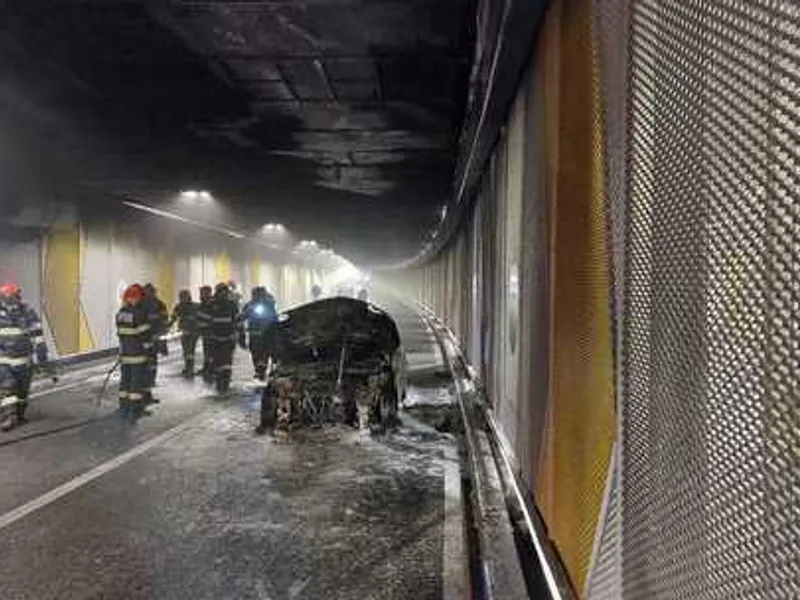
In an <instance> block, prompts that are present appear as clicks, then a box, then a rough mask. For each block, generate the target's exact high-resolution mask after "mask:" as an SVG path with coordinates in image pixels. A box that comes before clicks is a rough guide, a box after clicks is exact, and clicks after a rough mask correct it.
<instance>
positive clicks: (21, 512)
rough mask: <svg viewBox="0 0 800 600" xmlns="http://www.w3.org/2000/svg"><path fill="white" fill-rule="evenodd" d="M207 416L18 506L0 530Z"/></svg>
mask: <svg viewBox="0 0 800 600" xmlns="http://www.w3.org/2000/svg"><path fill="white" fill-rule="evenodd" d="M207 415H208V412H207V411H204V412H202V413H200V414H199V415H197V416H195V417H194V418H192V419H189V420H188V421H185V422H183V423H181V424H180V425H176V426H175V427H173V428H171V429H168V430H167V431H165V432H164V433H162V434H161V435H158V436H156V437H154V438H153V439H151V440H148V441H146V442H143V443H141V444H139V445H138V446H134V447H133V448H131V449H130V450H128V451H127V452H124V453H123V454H120V455H119V456H117V457H115V458H112V459H111V460H109V461H107V462H104V463H103V464H101V465H99V466H97V467H95V468H94V469H91V470H90V471H87V472H86V473H84V474H83V475H78V476H77V477H75V478H74V479H71V480H69V481H68V482H66V483H64V484H62V485H60V486H58V487H56V488H54V489H52V490H50V491H49V492H47V493H45V494H42V495H41V496H39V497H38V498H34V499H33V500H31V501H30V502H26V503H25V504H23V505H21V506H18V507H17V508H15V509H13V510H11V511H9V512H7V513H5V514H4V515H2V516H0V529H3V528H5V527H8V526H9V525H11V524H12V523H15V522H17V521H19V520H20V519H22V518H24V517H26V516H28V515H29V514H31V513H32V512H35V511H37V510H39V509H41V508H44V507H45V506H48V505H50V504H52V503H54V502H56V501H57V500H59V499H61V498H63V497H64V496H66V495H67V494H70V493H72V492H74V491H75V490H78V489H80V488H82V487H83V486H85V485H86V484H87V483H90V482H92V481H94V480H95V479H97V478H99V477H102V476H103V475H105V474H106V473H109V472H110V471H113V470H114V469H117V468H119V467H121V466H122V465H124V464H126V463H128V462H130V461H132V460H133V459H134V458H136V457H137V456H141V455H142V454H144V453H145V452H147V451H148V450H150V449H152V448H154V447H156V446H158V445H159V444H163V443H164V442H166V441H167V440H169V439H171V438H174V437H175V436H177V435H178V434H179V433H181V432H183V431H185V430H187V429H189V428H190V427H191V426H192V425H194V424H195V423H196V422H198V421H199V420H200V419H201V418H205V417H206V416H207Z"/></svg>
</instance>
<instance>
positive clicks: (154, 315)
mask: <svg viewBox="0 0 800 600" xmlns="http://www.w3.org/2000/svg"><path fill="white" fill-rule="evenodd" d="M141 306H142V307H143V308H144V310H145V312H146V314H147V320H148V322H149V323H150V328H151V330H152V335H153V336H154V337H158V336H161V335H163V334H165V333H166V332H167V329H168V327H169V311H168V310H167V305H166V304H164V303H163V302H162V301H161V300H160V299H159V298H157V297H155V296H149V297H146V298H144V299H143V300H142V302H141Z"/></svg>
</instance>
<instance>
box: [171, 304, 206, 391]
mask: <svg viewBox="0 0 800 600" xmlns="http://www.w3.org/2000/svg"><path fill="white" fill-rule="evenodd" d="M179 298H180V301H179V302H178V303H177V304H176V305H175V308H174V309H173V310H172V318H171V319H170V324H172V323H174V322H176V321H177V323H178V328H179V329H180V330H181V347H182V348H183V365H184V366H183V375H184V376H186V377H194V355H195V351H196V349H197V338H198V335H199V331H200V324H199V321H198V311H199V309H200V305H199V304H197V303H196V302H192V297H191V294H190V293H189V291H188V290H182V291H181V293H180V295H179Z"/></svg>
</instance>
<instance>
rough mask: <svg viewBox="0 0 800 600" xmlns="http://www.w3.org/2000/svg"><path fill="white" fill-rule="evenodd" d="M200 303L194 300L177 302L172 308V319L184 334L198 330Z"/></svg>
mask: <svg viewBox="0 0 800 600" xmlns="http://www.w3.org/2000/svg"><path fill="white" fill-rule="evenodd" d="M199 313H200V305H199V304H197V303H196V302H178V304H176V305H175V308H173V309H172V319H171V320H172V321H173V322H175V321H177V322H178V328H179V329H180V330H181V332H182V333H184V334H197V332H198V331H200V314H199Z"/></svg>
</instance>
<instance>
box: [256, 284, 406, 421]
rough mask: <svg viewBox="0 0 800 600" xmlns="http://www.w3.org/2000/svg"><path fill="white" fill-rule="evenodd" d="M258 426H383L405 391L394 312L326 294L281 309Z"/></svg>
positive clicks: (393, 415)
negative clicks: (307, 301)
mask: <svg viewBox="0 0 800 600" xmlns="http://www.w3.org/2000/svg"><path fill="white" fill-rule="evenodd" d="M270 335H271V338H272V343H271V346H272V357H273V367H272V369H271V372H270V377H269V380H268V383H267V385H266V387H265V388H264V391H263V393H262V399H261V426H260V429H262V430H265V429H268V428H276V429H284V430H285V429H294V428H298V427H319V426H322V425H324V424H326V423H345V424H349V425H353V426H355V427H358V428H359V429H362V430H366V429H370V430H372V431H384V430H386V429H387V428H388V427H391V426H393V425H394V424H396V423H397V411H398V406H399V404H400V401H401V400H402V399H403V398H404V396H405V355H404V352H403V348H402V345H401V343H400V336H399V334H398V331H397V326H396V325H395V322H394V320H393V319H392V318H391V317H390V316H389V315H388V314H387V313H386V312H385V311H383V310H381V309H380V308H378V307H376V306H375V305H373V304H370V303H368V302H363V301H361V300H357V299H354V298H348V297H333V298H325V299H322V300H317V301H315V302H311V303H308V304H304V305H302V306H299V307H297V308H295V309H292V310H290V311H287V312H285V313H282V314H281V315H280V316H279V319H278V322H277V324H276V325H275V327H274V329H273V330H272V331H271V334H270Z"/></svg>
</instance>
